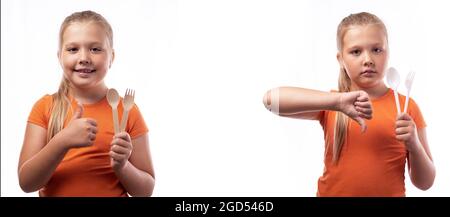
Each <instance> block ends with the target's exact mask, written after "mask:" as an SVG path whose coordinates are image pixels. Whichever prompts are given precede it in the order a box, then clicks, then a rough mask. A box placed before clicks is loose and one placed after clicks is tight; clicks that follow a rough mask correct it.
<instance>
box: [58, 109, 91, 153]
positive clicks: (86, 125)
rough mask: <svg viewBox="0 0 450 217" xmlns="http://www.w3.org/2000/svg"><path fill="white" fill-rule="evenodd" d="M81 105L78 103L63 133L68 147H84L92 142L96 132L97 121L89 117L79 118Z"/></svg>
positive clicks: (81, 112)
mask: <svg viewBox="0 0 450 217" xmlns="http://www.w3.org/2000/svg"><path fill="white" fill-rule="evenodd" d="M82 115H83V106H82V105H81V104H78V106H77V110H76V111H75V113H74V115H73V117H72V119H71V120H70V122H69V124H68V125H67V127H66V128H64V130H63V131H61V132H62V133H63V136H64V140H65V141H67V144H68V145H69V147H68V148H76V147H85V146H91V145H92V144H94V141H95V139H96V134H97V122H96V121H95V120H94V119H90V118H81V117H82Z"/></svg>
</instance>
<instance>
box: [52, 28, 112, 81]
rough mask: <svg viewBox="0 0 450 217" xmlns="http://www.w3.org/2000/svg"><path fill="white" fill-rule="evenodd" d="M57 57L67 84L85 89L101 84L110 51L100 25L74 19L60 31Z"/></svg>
mask: <svg viewBox="0 0 450 217" xmlns="http://www.w3.org/2000/svg"><path fill="white" fill-rule="evenodd" d="M58 58H59V62H60V64H61V67H62V68H63V70H64V75H65V77H66V78H67V79H68V80H69V81H70V82H71V84H73V85H74V86H75V87H77V88H81V89H85V88H92V87H96V86H98V85H101V84H103V78H104V77H105V75H106V72H107V71H108V69H109V67H110V66H111V63H112V61H113V59H114V51H113V50H112V48H111V46H110V44H109V40H108V38H107V35H106V33H105V31H104V29H103V28H102V26H101V25H99V24H97V23H95V22H75V23H72V24H70V25H69V26H67V28H66V29H65V31H64V32H63V35H62V42H61V50H60V51H59V52H58Z"/></svg>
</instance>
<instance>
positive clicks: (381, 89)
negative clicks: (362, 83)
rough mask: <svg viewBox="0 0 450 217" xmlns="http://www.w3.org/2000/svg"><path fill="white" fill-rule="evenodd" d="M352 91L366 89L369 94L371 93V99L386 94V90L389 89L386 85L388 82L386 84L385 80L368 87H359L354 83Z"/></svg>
mask: <svg viewBox="0 0 450 217" xmlns="http://www.w3.org/2000/svg"><path fill="white" fill-rule="evenodd" d="M351 90H352V91H355V90H363V91H365V92H366V93H367V94H369V97H370V98H371V99H376V98H379V97H382V96H384V94H386V92H387V91H388V90H389V89H388V87H387V86H386V84H384V82H380V83H379V84H378V85H375V86H373V87H368V88H361V87H358V86H356V85H352V87H351Z"/></svg>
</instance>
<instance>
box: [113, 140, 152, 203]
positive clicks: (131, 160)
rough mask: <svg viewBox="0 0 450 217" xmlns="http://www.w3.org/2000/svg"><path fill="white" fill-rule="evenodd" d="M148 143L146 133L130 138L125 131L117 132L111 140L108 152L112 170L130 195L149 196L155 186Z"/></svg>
mask: <svg viewBox="0 0 450 217" xmlns="http://www.w3.org/2000/svg"><path fill="white" fill-rule="evenodd" d="M129 141H131V142H129ZM148 144H149V142H148V134H145V135H142V136H139V137H137V138H135V139H133V140H131V139H130V136H129V134H128V133H126V132H121V133H119V134H117V135H116V137H115V139H113V141H112V147H111V153H110V154H111V158H112V159H111V163H112V167H113V170H114V172H115V173H116V176H117V178H118V179H119V181H120V183H122V185H123V186H124V187H125V189H126V190H127V192H128V193H129V194H130V195H132V196H141V197H146V196H151V195H152V193H153V189H154V187H155V174H154V171H153V165H152V160H151V155H150V149H149V145H148ZM131 150H132V151H131Z"/></svg>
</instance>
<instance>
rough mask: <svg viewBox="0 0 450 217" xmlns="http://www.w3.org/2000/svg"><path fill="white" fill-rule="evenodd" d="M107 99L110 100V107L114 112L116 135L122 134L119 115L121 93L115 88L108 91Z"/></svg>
mask: <svg viewBox="0 0 450 217" xmlns="http://www.w3.org/2000/svg"><path fill="white" fill-rule="evenodd" d="M106 99H107V100H108V103H109V105H110V106H111V108H112V112H113V122H114V134H117V133H119V132H120V129H119V114H118V113H117V106H118V105H119V99H120V97H119V93H117V90H115V89H114V88H111V89H109V90H108V93H107V94H106Z"/></svg>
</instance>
